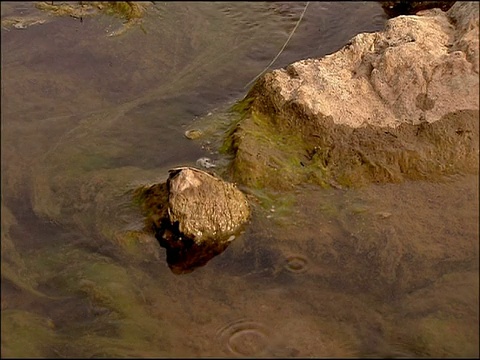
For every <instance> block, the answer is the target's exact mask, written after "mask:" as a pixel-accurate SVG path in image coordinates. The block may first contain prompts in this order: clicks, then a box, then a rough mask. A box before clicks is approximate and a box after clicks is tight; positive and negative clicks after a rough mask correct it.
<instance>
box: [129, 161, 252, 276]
mask: <svg viewBox="0 0 480 360" xmlns="http://www.w3.org/2000/svg"><path fill="white" fill-rule="evenodd" d="M137 197H138V198H139V200H140V202H141V205H142V208H143V211H144V213H145V215H146V227H147V228H148V229H151V230H153V232H154V233H155V237H156V238H157V239H158V240H159V242H160V245H161V246H163V247H164V248H166V250H167V262H168V265H169V267H170V269H171V270H172V271H173V272H174V273H177V274H180V273H188V272H191V271H193V269H195V268H196V267H199V266H202V265H205V264H206V263H207V262H208V261H209V260H210V259H211V258H213V257H214V256H216V255H218V254H220V253H221V252H222V251H224V250H225V249H226V248H227V246H228V245H229V243H230V242H231V241H233V240H234V239H235V235H236V234H237V233H238V232H240V231H241V229H242V225H243V224H244V223H245V222H246V221H247V220H248V218H249V216H250V207H249V205H248V202H247V199H246V197H245V196H244V195H243V193H242V192H241V191H240V190H238V189H237V187H236V186H235V185H234V184H231V183H228V182H225V181H223V180H221V179H219V178H217V177H215V176H213V175H211V174H209V173H207V172H205V171H202V170H199V169H196V168H192V167H179V168H175V169H172V170H170V174H169V178H168V179H167V181H166V182H165V183H161V184H155V185H152V186H148V187H143V188H140V189H138V190H137Z"/></svg>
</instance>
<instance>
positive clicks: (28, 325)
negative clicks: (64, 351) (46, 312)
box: [2, 310, 58, 358]
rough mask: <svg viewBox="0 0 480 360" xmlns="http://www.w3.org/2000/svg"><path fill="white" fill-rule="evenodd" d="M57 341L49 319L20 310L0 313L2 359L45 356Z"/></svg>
mask: <svg viewBox="0 0 480 360" xmlns="http://www.w3.org/2000/svg"><path fill="white" fill-rule="evenodd" d="M57 341H58V340H57V337H56V334H55V331H54V326H53V324H52V322H51V320H50V319H48V318H45V317H42V316H39V315H37V314H33V313H31V312H28V311H22V310H3V311H2V358H29V357H36V356H39V355H40V354H46V353H47V351H48V349H49V347H50V346H53V345H54V344H55V343H56V342H57Z"/></svg>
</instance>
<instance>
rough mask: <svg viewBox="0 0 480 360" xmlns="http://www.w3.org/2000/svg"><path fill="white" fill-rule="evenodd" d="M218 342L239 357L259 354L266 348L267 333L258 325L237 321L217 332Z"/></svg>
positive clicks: (247, 321)
mask: <svg viewBox="0 0 480 360" xmlns="http://www.w3.org/2000/svg"><path fill="white" fill-rule="evenodd" d="M218 335H219V337H220V341H221V342H222V344H225V345H226V347H227V349H228V351H229V352H231V353H232V354H235V355H239V356H255V355H259V354H261V353H262V352H263V351H264V350H265V349H266V348H267V346H268V342H269V332H268V329H267V328H265V326H263V325H262V324H260V323H257V322H255V321H249V320H238V321H235V322H233V323H231V324H228V325H227V326H225V327H223V328H222V329H220V330H219V331H218Z"/></svg>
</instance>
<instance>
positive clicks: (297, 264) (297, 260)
mask: <svg viewBox="0 0 480 360" xmlns="http://www.w3.org/2000/svg"><path fill="white" fill-rule="evenodd" d="M307 265H308V262H307V259H306V258H304V257H302V256H300V255H292V256H289V257H287V260H286V264H285V268H286V269H287V270H288V271H290V272H293V273H304V272H305V271H307V269H308V266H307Z"/></svg>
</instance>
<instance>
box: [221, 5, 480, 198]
mask: <svg viewBox="0 0 480 360" xmlns="http://www.w3.org/2000/svg"><path fill="white" fill-rule="evenodd" d="M478 8H479V5H478V3H475V2H457V3H455V4H454V5H453V6H452V7H451V8H450V10H449V11H448V12H443V11H441V10H440V9H432V10H426V11H421V12H419V13H418V14H417V15H411V16H399V17H396V18H394V19H390V20H389V21H388V22H387V24H386V28H385V30H384V31H383V32H378V33H364V34H359V35H357V36H355V37H354V38H353V39H352V40H351V41H350V42H349V43H348V44H347V45H345V46H344V47H343V48H342V49H341V50H339V51H338V52H336V53H334V54H331V55H328V56H325V57H323V58H320V59H307V60H302V61H298V62H296V63H293V64H291V65H289V66H287V67H286V68H284V69H279V70H275V71H272V72H270V73H267V74H265V75H264V76H263V77H261V78H260V79H259V80H258V81H257V82H256V84H255V85H254V86H253V88H252V89H251V90H250V92H249V93H248V94H247V96H246V98H245V99H244V100H243V102H242V105H243V109H244V110H243V118H242V119H241V120H240V121H239V123H238V124H237V125H236V127H235V129H233V131H232V132H231V133H230V135H229V137H228V139H227V142H226V147H227V148H229V149H230V150H231V151H232V152H233V153H234V155H235V157H234V160H233V162H232V164H231V167H230V171H231V174H232V175H233V176H234V177H235V178H236V179H237V180H238V181H240V182H243V183H244V184H246V185H249V186H253V187H264V186H267V187H273V188H276V189H284V188H290V187H292V186H294V185H296V184H298V183H303V182H312V183H318V184H321V185H326V186H328V185H332V186H338V185H340V186H342V185H345V186H355V185H362V184H365V183H369V182H391V181H394V182H398V181H403V180H405V179H427V180H428V179H434V178H435V177H437V176H443V175H445V174H453V173H456V172H477V171H478V127H479V126H478V125H479V124H478V123H479V120H478V109H479V55H478V54H479V49H478V47H479V40H478V36H479V30H478V29H479V24H478V21H479V20H478V19H479V17H478V14H479V11H478V10H479V9H478ZM239 108H241V107H239Z"/></svg>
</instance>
